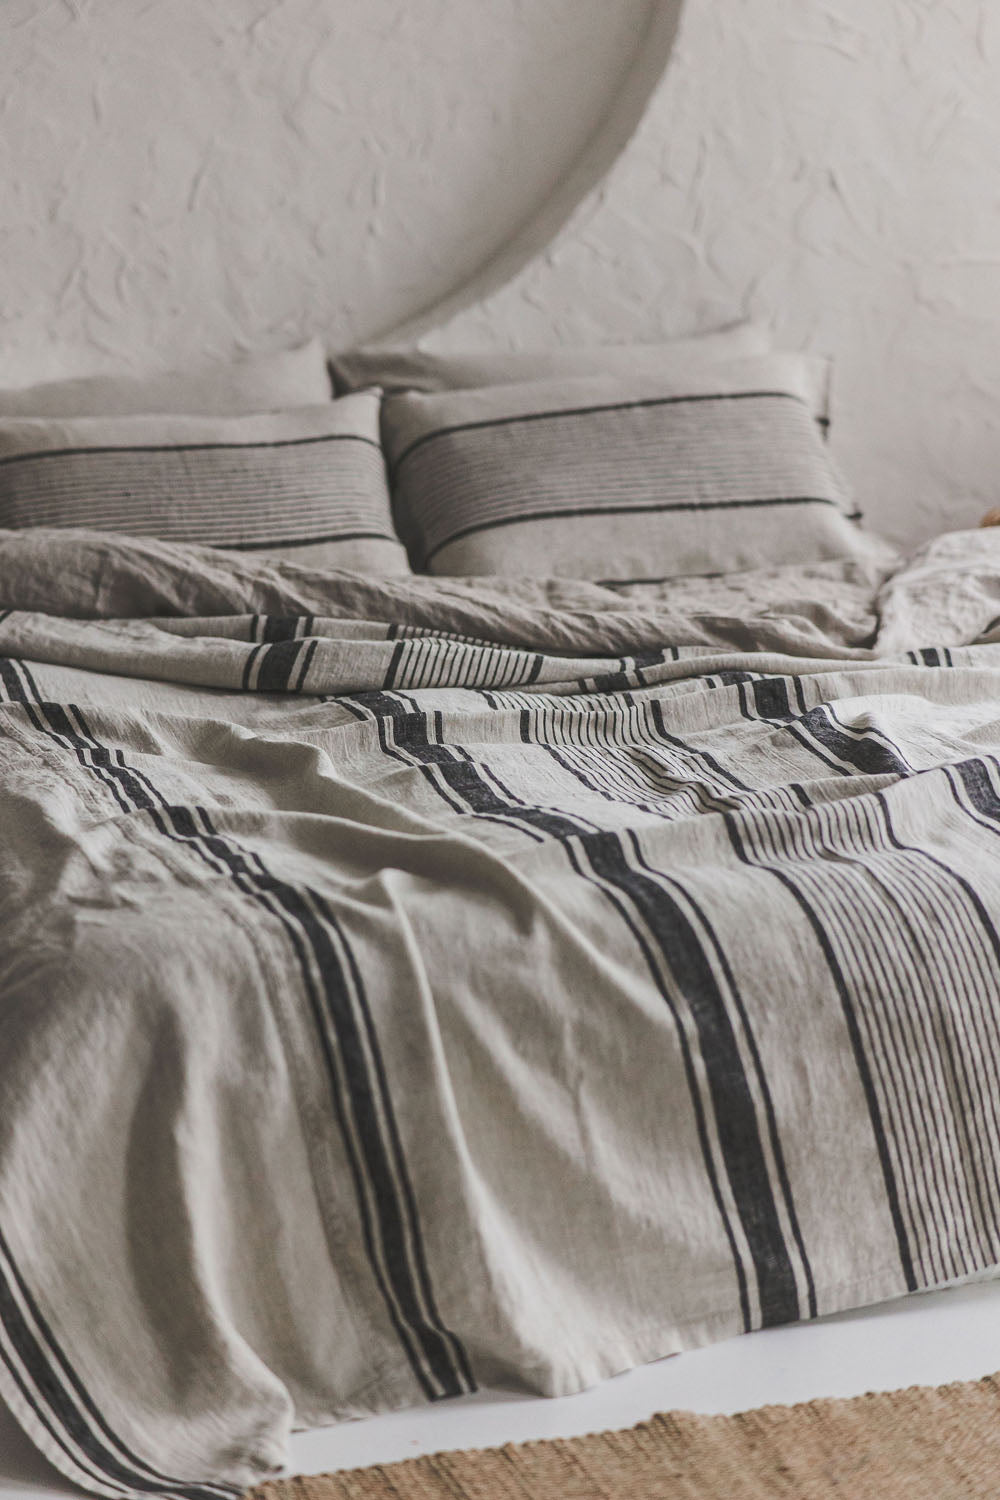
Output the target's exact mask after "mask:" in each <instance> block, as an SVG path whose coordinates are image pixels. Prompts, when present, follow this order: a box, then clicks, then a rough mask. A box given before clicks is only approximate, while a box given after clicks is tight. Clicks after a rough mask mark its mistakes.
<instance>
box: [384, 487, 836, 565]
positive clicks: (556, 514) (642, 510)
mask: <svg viewBox="0 0 1000 1500" xmlns="http://www.w3.org/2000/svg"><path fill="white" fill-rule="evenodd" d="M789 505H829V506H832V507H833V509H834V510H839V509H840V504H839V502H838V501H837V500H833V499H830V498H829V496H825V495H783V496H769V497H761V498H754V499H749V500H676V501H662V500H654V501H644V502H642V503H637V502H629V503H628V504H620V505H612V504H607V503H603V502H602V503H601V504H598V505H579V506H565V507H554V508H549V509H547V510H528V509H527V508H526V509H524V510H519V511H518V512H517V514H516V515H510V516H498V517H496V518H495V519H494V520H489V521H472V522H470V523H469V524H468V525H466V526H461V527H458V528H457V529H456V530H455V531H452V532H449V533H448V535H447V536H446V537H445V538H444V540H443V541H440V542H435V543H434V546H433V547H429V548H425V549H424V550H423V551H422V552H421V553H420V554H419V567H421V568H426V567H427V566H428V565H429V564H430V563H431V562H432V561H433V559H434V558H435V557H437V555H438V553H440V552H443V551H444V549H445V548H446V547H450V546H452V544H453V543H455V542H460V541H462V540H463V538H465V537H467V536H473V535H474V534H475V533H476V532H480V531H496V530H498V529H499V528H500V527H501V526H520V525H522V524H525V525H526V524H528V523H529V522H532V521H562V520H574V519H579V518H581V517H587V516H619V515H621V516H624V515H633V514H643V515H661V514H667V513H674V512H680V511H697V512H701V511H710V510H760V509H767V508H769V507H772V506H789ZM414 566H418V564H417V563H415V564H414Z"/></svg>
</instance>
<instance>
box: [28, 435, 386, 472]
mask: <svg viewBox="0 0 1000 1500" xmlns="http://www.w3.org/2000/svg"><path fill="white" fill-rule="evenodd" d="M316 443H364V444H365V446H366V447H368V448H375V449H376V450H377V451H378V452H381V451H382V449H381V444H379V443H378V442H376V440H375V439H374V438H370V437H362V436H361V434H360V433H356V432H324V433H320V434H318V435H317V436H315V437H298V438H273V439H271V440H269V441H266V442H264V441H255V442H247V443H106V444H103V445H101V446H100V447H98V446H96V445H95V446H94V447H91V448H40V449H38V450H37V451H34V452H31V453H8V454H6V455H5V456H4V457H2V458H0V466H6V465H7V464H23V463H35V462H36V461H37V460H39V459H44V458H86V457H89V456H91V455H94V454H104V453H210V452H215V451H216V450H219V449H222V450H226V451H228V450H243V449H247V448H304V447H306V446H308V445H314V444H316Z"/></svg>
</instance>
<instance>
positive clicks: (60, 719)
mask: <svg viewBox="0 0 1000 1500" xmlns="http://www.w3.org/2000/svg"><path fill="white" fill-rule="evenodd" d="M0 682H2V685H3V688H4V691H5V693H6V694H7V695H8V698H9V700H10V701H13V702H15V703H17V704H19V705H20V706H22V707H24V708H25V709H26V711H27V714H28V718H29V720H30V721H31V723H32V724H33V726H34V727H35V728H36V729H38V730H39V731H40V732H41V733H43V734H46V735H48V737H49V738H52V739H55V740H56V741H57V743H60V745H62V746H63V747H64V748H65V747H66V746H67V745H68V746H69V747H70V748H73V749H74V751H75V753H76V754H77V758H78V759H79V760H80V761H81V764H84V765H87V766H88V768H89V769H90V770H92V771H93V772H94V773H95V774H96V775H97V776H98V777H99V779H101V780H102V781H105V784H107V777H106V768H107V767H109V766H110V765H111V763H112V761H111V756H112V752H110V751H107V750H102V749H101V747H98V746H97V745H96V744H95V745H93V746H91V747H89V749H88V748H87V747H85V746H83V745H82V744H80V743H73V742H74V741H75V740H78V737H77V736H76V733H75V731H74V729H73V726H72V724H71V722H70V720H69V718H68V717H67V715H66V714H65V712H64V711H63V710H62V709H57V706H56V705H47V704H45V703H44V702H43V700H42V698H41V695H40V694H39V691H38V688H37V686H36V684H35V682H34V679H33V677H32V675H31V672H30V671H29V669H28V667H27V665H26V664H25V663H24V662H21V661H16V662H15V661H13V660H12V659H10V658H6V657H5V658H0ZM43 716H44V717H43ZM45 718H48V719H49V720H50V721H51V722H50V726H47V725H46V723H45ZM116 800H117V801H118V802H119V805H120V806H125V805H127V804H124V803H123V800H122V798H121V796H120V795H119V796H118V797H117V798H116ZM15 1287H16V1289H17V1295H16V1296H15V1292H14V1288H15ZM20 1304H23V1305H24V1307H25V1308H26V1309H27V1311H28V1313H29V1315H30V1317H31V1319H32V1321H33V1323H34V1328H35V1330H37V1332H33V1331H32V1328H31V1327H30V1326H29V1323H28V1321H27V1319H26V1317H25V1315H24V1313H22V1311H21V1306H20ZM0 1325H2V1328H3V1332H4V1334H5V1336H6V1338H7V1339H8V1340H9V1343H10V1347H11V1349H12V1350H13V1351H14V1352H15V1353H16V1354H17V1357H18V1359H19V1360H20V1363H21V1366H22V1368H23V1369H24V1371H25V1372H26V1373H27V1374H28V1376H29V1377H30V1380H31V1383H32V1386H33V1387H34V1391H35V1392H37V1393H38V1396H37V1397H36V1395H35V1394H34V1393H33V1391H32V1389H31V1388H29V1387H28V1386H27V1384H26V1383H25V1380H24V1378H23V1377H22V1375H21V1372H20V1370H19V1369H18V1367H17V1365H16V1364H15V1363H14V1362H13V1361H12V1359H11V1357H10V1355H9V1354H8V1353H7V1351H6V1350H3V1349H2V1347H0V1352H2V1354H3V1358H4V1363H5V1364H6V1366H7V1368H8V1370H9V1371H10V1374H11V1376H12V1378H13V1379H14V1381H15V1383H16V1385H17V1387H18V1389H19V1391H20V1392H21V1395H22V1397H23V1399H24V1400H25V1402H26V1403H27V1405H28V1406H29V1407H30V1408H31V1410H32V1411H33V1412H34V1414H35V1416H36V1418H37V1419H38V1421H39V1422H40V1423H41V1425H42V1426H43V1427H44V1428H45V1430H46V1432H48V1433H49V1435H50V1437H51V1438H52V1440H53V1441H54V1442H55V1443H56V1444H57V1446H58V1447H59V1448H60V1449H61V1451H62V1452H63V1453H64V1454H65V1456H66V1458H67V1460H68V1462H69V1463H70V1464H71V1465H73V1466H74V1467H76V1468H77V1469H78V1470H79V1473H80V1474H81V1475H82V1476H83V1479H82V1482H83V1483H84V1484H86V1483H87V1481H88V1480H91V1481H93V1480H97V1482H98V1483H100V1484H102V1485H105V1486H108V1487H110V1488H112V1489H120V1490H121V1491H122V1492H123V1493H125V1492H127V1491H138V1492H140V1493H143V1494H151V1495H154V1494H162V1493H163V1492H164V1490H168V1491H169V1492H170V1493H171V1494H172V1495H177V1496H180V1497H183V1500H219V1497H220V1496H226V1497H228V1496H231V1495H238V1494H239V1493H240V1490H239V1487H237V1486H232V1485H226V1484H215V1483H210V1484H192V1483H190V1482H189V1481H187V1480H181V1479H176V1478H173V1477H171V1476H169V1475H165V1474H163V1473H162V1472H160V1471H159V1470H157V1469H155V1468H153V1467H152V1466H151V1465H149V1464H147V1463H146V1462H145V1461H144V1460H142V1459H140V1458H139V1457H138V1456H137V1455H136V1454H135V1453H133V1452H132V1450H131V1449H130V1448H129V1446H128V1445H127V1444H126V1443H124V1442H123V1441H122V1439H121V1438H120V1437H119V1436H118V1435H117V1434H116V1433H115V1432H114V1431H113V1430H112V1428H111V1427H110V1425H109V1424H108V1422H107V1421H106V1419H105V1418H104V1416H103V1414H102V1413H101V1412H100V1410H99V1409H98V1407H97V1406H96V1404H95V1403H94V1401H93V1399H92V1398H91V1396H90V1394H89V1392H88V1391H87V1389H86V1387H85V1386H84V1384H83V1382H82V1381H81V1380H80V1378H79V1376H78V1375H77V1373H76V1371H75V1370H74V1368H73V1367H72V1365H71V1364H70V1362H69V1360H68V1358H67V1356H66V1353H65V1351H64V1350H63V1349H62V1347H61V1346H60V1345H59V1343H58V1342H57V1340H56V1338H55V1336H54V1334H53V1332H52V1329H51V1327H50V1326H49V1324H48V1322H47V1320H46V1319H45V1317H44V1315H43V1313H42V1312H41V1309H40V1308H39V1307H38V1305H37V1302H36V1301H35V1299H34V1297H33V1296H32V1293H31V1291H30V1289H29V1287H28V1285H27V1283H26V1282H25V1279H24V1277H23V1275H22V1273H21V1271H20V1268H19V1267H18V1266H17V1264H16V1263H15V1261H14V1259H13V1256H12V1254H11V1251H10V1247H9V1245H8V1243H7V1241H6V1239H5V1237H4V1236H3V1233H2V1230H0ZM39 1398H40V1399H39ZM42 1402H44V1403H45V1404H44V1405H43V1404H41V1403H42ZM46 1408H47V1409H46ZM56 1424H58V1425H56ZM108 1444H111V1445H113V1446H111V1447H109V1446H108ZM74 1448H75V1449H76V1450H78V1451H76V1452H74ZM116 1450H117V1451H116ZM80 1454H83V1455H84V1458H85V1459H86V1461H87V1462H82V1461H81V1459H80V1456H79V1455H80ZM88 1465H89V1467H88Z"/></svg>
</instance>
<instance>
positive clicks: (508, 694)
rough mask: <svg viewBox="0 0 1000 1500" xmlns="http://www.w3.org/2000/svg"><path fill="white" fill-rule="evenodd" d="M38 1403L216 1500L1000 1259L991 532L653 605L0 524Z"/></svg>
mask: <svg viewBox="0 0 1000 1500" xmlns="http://www.w3.org/2000/svg"><path fill="white" fill-rule="evenodd" d="M0 600H2V602H3V605H4V610H3V611H2V612H0V817H2V823H0V827H2V837H3V852H2V858H0V1090H2V1099H3V1105H2V1110H0V1395H2V1398H3V1399H4V1400H5V1401H6V1402H7V1403H8V1405H9V1406H10V1407H11V1409H12V1410H13V1412H14V1413H15V1415H16V1416H17V1417H18V1419H19V1420H20V1421H21V1423H22V1424H23V1425H24V1427H25V1428H26V1430H27V1431H28V1433H29V1434H30V1436H31V1437H32V1438H33V1439H34V1441H35V1442H36V1443H37V1444H38V1446H39V1447H40V1448H41V1449H42V1450H43V1451H44V1452H45V1453H46V1454H47V1455H48V1457H49V1458H50V1459H51V1460H52V1461H53V1462H54V1463H55V1464H56V1465H57V1466H58V1467H59V1468H60V1469H61V1470H62V1471H63V1472H64V1473H65V1474H66V1475H68V1476H69V1477H70V1478H72V1479H73V1480H75V1481H76V1482H77V1483H79V1484H81V1485H83V1486H84V1487H85V1488H87V1489H89V1490H91V1491H93V1492H94V1493H98V1494H104V1495H130V1496H131V1495H136V1496H138V1495H159V1494H164V1495H176V1496H184V1497H187V1500H202V1497H204V1500H209V1497H212V1496H220V1495H225V1494H229V1493H232V1492H234V1491H239V1490H240V1489H241V1488H243V1487H244V1486H246V1485H248V1484H252V1483H254V1482H256V1481H258V1480H260V1479H261V1478H263V1477H266V1476H267V1475H269V1474H272V1473H274V1472H275V1470H276V1469H278V1468H279V1467H280V1466H281V1464H282V1462H283V1456H284V1447H285V1440H286V1437H287V1434H288V1431H289V1429H290V1427H291V1426H292V1425H293V1424H295V1425H312V1424H319V1423H325V1422H331V1421H334V1420H337V1419H340V1418H343V1417H347V1416H359V1415H363V1414H365V1413H369V1412H373V1411H377V1410H383V1409H387V1408H390V1407H394V1406H400V1405H405V1404H409V1403H414V1402H419V1401H423V1400H436V1399H442V1398H446V1397H449V1396H453V1395H458V1394H461V1393H462V1392H466V1391H469V1390H471V1389H473V1388H474V1387H475V1386H476V1385H477V1384H489V1385H493V1386H498V1385H500V1386H511V1387H515V1388H521V1389H525V1390H531V1391H537V1392H543V1393H551V1394H560V1393H567V1392H570V1391H573V1390H576V1389H579V1388H581V1387H583V1386H585V1385H588V1384H591V1383H593V1382H595V1381H597V1380H600V1379H601V1378H603V1377H605V1376H608V1375H611V1374H612V1373H614V1372H616V1371H618V1370H621V1369H623V1368H626V1367H628V1366H631V1365H635V1364H637V1363H640V1362H643V1361H647V1360H651V1359H655V1358H657V1357H660V1356H663V1355H666V1354H670V1353H674V1352H677V1351H679V1350H682V1349H685V1348H689V1347H692V1346H695V1345H698V1344H701V1343H704V1342H706V1341H708V1340H711V1339H718V1338H723V1337H726V1336H729V1335H731V1334H735V1333H738V1332H743V1331H749V1330H751V1329H755V1328H759V1327H761V1326H766V1325H769V1324H776V1323H781V1322H786V1321H791V1320H794V1319H799V1318H807V1317H813V1316H816V1315H818V1314H823V1313H827V1312H831V1311H834V1310H837V1309H842V1308H848V1307H852V1306H857V1305H859V1304H862V1303H866V1302H871V1301H875V1300H880V1299H883V1298H886V1297H890V1296H894V1295H902V1294H904V1293H907V1292H911V1291H915V1290H918V1289H920V1288H927V1287H932V1286H937V1285H941V1284H944V1283H947V1282H949V1281H953V1280H957V1279H961V1278H964V1277H968V1276H973V1275H979V1274H984V1273H989V1272H990V1271H991V1270H993V1269H995V1268H996V1267H997V1265H998V1263H1000V1185H998V1179H1000V1174H998V1165H1000V1079H998V1066H997V1064H998V1059H1000V964H998V938H997V930H998V924H1000V760H998V752H1000V619H998V617H1000V537H998V536H997V535H996V534H994V533H956V534H953V535H951V536H947V537H944V538H941V539H940V540H939V541H938V542H937V543H934V544H931V545H930V546H929V547H928V548H925V549H924V550H923V551H922V552H920V553H919V554H917V555H916V556H915V557H914V558H913V559H911V560H910V561H909V562H906V563H903V562H900V563H899V565H898V566H896V567H895V568H887V569H885V570H881V571H880V570H876V569H875V568H874V567H872V568H866V567H863V566H861V565H859V564H856V563H855V564H847V563H825V564H820V565H814V566H811V567H807V568H786V569H777V570H773V571H771V572H768V573H758V574H755V575H744V576H742V577H739V578H733V577H731V578H720V579H700V580H688V581H686V582H684V583H679V584H676V585H672V586H669V585H668V586H664V585H658V586H653V587H642V588H625V589H622V590H620V591H618V592H613V591H611V590H609V589H605V588H600V587H597V586H595V585H590V584H576V583H573V582H571V581H567V580H558V581H548V582H547V581H544V580H532V581H531V582H528V583H522V582H510V581H492V582H491V581H489V580H477V581H476V582H475V583H463V582H460V581H456V580H453V579H444V580H438V579H427V578H413V579H405V580H404V579H386V580H382V581H379V580H377V579H373V578H366V577H363V576H360V575H354V574H348V573H325V574H324V573H310V572H307V571H305V570H302V569H296V568H293V567H291V566H290V565H273V564H272V565H268V564H265V563H262V562H261V561H260V560H259V559H254V558H247V557H246V556H243V555H237V554H227V553H220V552H213V551H211V550H210V549H198V548H187V547H182V546H176V545H168V544H163V543H157V542H150V541H135V540H129V539H127V538H123V537H114V536H108V535H106V534H97V533H90V532H65V531H51V532H44V531H32V530H29V531H24V532H5V533H0Z"/></svg>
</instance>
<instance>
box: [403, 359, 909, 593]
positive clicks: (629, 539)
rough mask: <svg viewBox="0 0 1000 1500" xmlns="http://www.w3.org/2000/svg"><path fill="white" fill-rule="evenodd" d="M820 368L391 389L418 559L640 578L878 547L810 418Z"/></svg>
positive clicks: (409, 535) (454, 569) (818, 412)
mask: <svg viewBox="0 0 1000 1500" xmlns="http://www.w3.org/2000/svg"><path fill="white" fill-rule="evenodd" d="M828 374H829V366H828V362H827V361H826V360H822V359H811V358H808V357H806V356H802V355H767V356H763V357H759V358H754V359H745V360H735V361H728V362H723V363H719V364H715V365H711V366H708V365H705V366H703V367H702V368H701V370H700V372H699V371H691V372H689V373H688V375H687V376H686V377H683V378H678V376H677V375H676V373H675V372H673V371H671V372H668V373H667V374H661V375H660V376H659V377H658V378H657V377H654V376H652V375H641V376H640V375H633V376H631V377H629V378H627V379H626V378H624V377H622V378H618V379H615V378H611V377H604V378H600V379H598V378H593V379H587V378H584V379H574V380H562V381H535V382H529V383H526V384H521V385H505V386H495V387H491V388H487V389H481V390H474V391H452V392H446V393H435V394H420V393H416V392H407V393H402V394H398V395H394V396H387V397H386V398H385V400H384V402H383V408H382V438H383V442H384V444H385V447H386V453H387V458H388V460H389V471H390V477H391V483H392V486H393V500H394V506H395V514H396V525H397V530H398V531H399V534H400V536H401V537H402V538H403V540H404V542H406V544H407V546H408V548H409V552H410V560H411V562H412V564H413V566H414V568H416V569H418V570H422V571H429V572H432V573H439V574H499V575H504V576H517V577H523V576H524V575H526V574H529V575H559V576H565V577H574V578H588V579H595V580H598V581H615V580H617V581H626V580H629V581H638V580H645V579H649V580H652V579H660V578H669V577H677V576H681V575H686V574H697V573H720V572H734V571H738V570H742V569H746V568H754V567H762V566H774V565H777V564H780V563H802V562H814V561H821V560H824V559H827V558H839V557H859V558H862V557H863V558H866V559H871V558H872V557H873V555H874V554H875V553H878V552H880V550H881V544H880V543H878V542H877V540H876V539H874V538H870V537H868V536H867V535H866V533H864V532H863V531H862V530H861V529H860V528H859V526H858V525H857V524H856V523H857V521H858V520H859V519H860V517H859V516H858V514H857V512H856V511H855V509H854V507H853V504H852V501H851V498H850V495H849V493H848V490H847V488H846V485H845V483H844V481H843V479H842V478H841V476H840V474H839V473H838V472H837V470H836V468H835V467H834V465H833V463H832V462H831V459H830V456H829V452H828V450H827V447H826V444H825V442H824V441H823V437H822V435H821V430H820V427H819V425H818V422H817V417H818V416H822V415H823V414H824V413H825V405H826V389H827V383H828Z"/></svg>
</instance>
